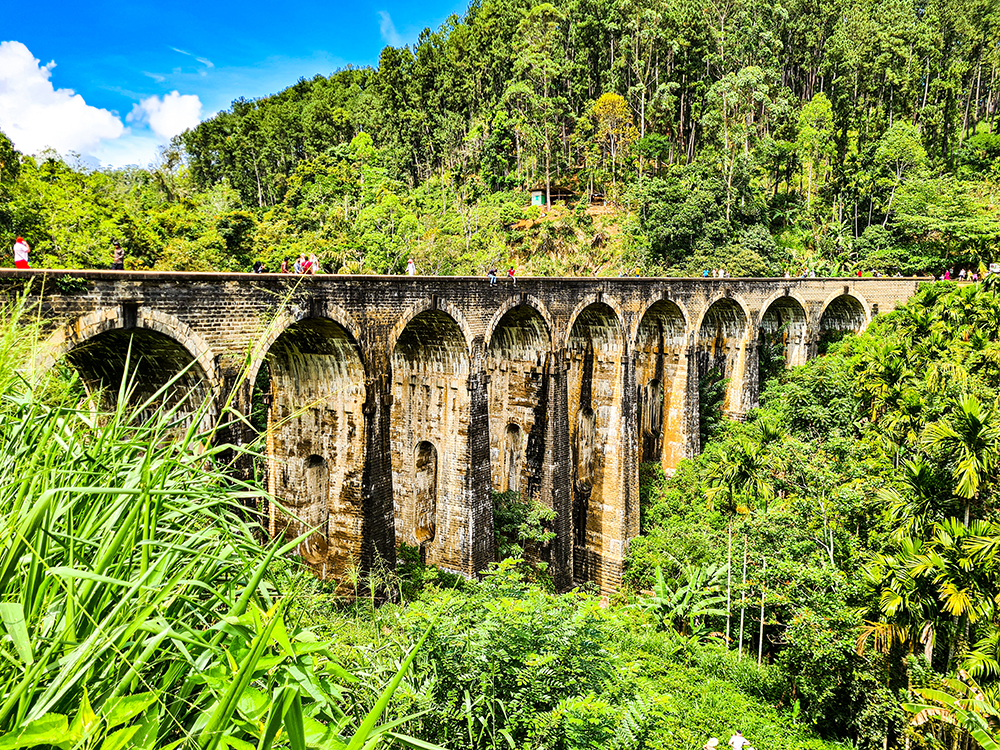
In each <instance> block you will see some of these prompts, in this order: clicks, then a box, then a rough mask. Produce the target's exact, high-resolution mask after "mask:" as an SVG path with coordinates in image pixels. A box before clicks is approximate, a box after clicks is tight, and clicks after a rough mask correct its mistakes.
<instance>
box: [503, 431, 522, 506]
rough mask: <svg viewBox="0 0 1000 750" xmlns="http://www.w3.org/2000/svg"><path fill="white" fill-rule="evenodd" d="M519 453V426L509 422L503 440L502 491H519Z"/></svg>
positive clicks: (520, 449)
mask: <svg viewBox="0 0 1000 750" xmlns="http://www.w3.org/2000/svg"><path fill="white" fill-rule="evenodd" d="M521 454H522V445H521V428H520V427H518V426H517V425H516V424H509V425H507V430H506V432H505V434H504V441H503V477H504V481H503V484H502V485H501V490H502V491H503V492H520V491H521V486H520V485H521V460H522V455H521Z"/></svg>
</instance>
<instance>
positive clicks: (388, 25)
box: [378, 10, 405, 47]
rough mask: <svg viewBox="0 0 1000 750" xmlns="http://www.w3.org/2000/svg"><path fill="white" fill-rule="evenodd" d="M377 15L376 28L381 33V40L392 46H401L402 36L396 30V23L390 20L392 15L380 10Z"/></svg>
mask: <svg viewBox="0 0 1000 750" xmlns="http://www.w3.org/2000/svg"><path fill="white" fill-rule="evenodd" d="M378 17H379V22H378V30H379V32H380V33H381V34H382V41H384V42H385V43H386V44H390V45H392V46H393V47H402V46H403V45H404V44H405V42H404V41H403V37H401V36H400V35H399V32H398V31H396V24H394V23H393V22H392V16H390V15H389V12H388V11H385V10H380V11H379V12H378Z"/></svg>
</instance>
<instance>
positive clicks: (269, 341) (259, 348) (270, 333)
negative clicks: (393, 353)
mask: <svg viewBox="0 0 1000 750" xmlns="http://www.w3.org/2000/svg"><path fill="white" fill-rule="evenodd" d="M313 317H317V318H326V319H328V320H332V321H333V322H334V323H336V324H337V325H339V326H340V327H341V328H343V329H344V330H345V331H347V333H348V334H349V335H350V337H351V338H352V339H353V340H354V342H355V344H357V347H358V354H359V356H360V357H361V361H362V363H364V364H365V366H366V371H367V357H366V356H365V352H364V350H363V349H362V348H361V346H360V342H361V341H362V340H363V338H362V336H361V327H360V326H359V325H358V323H357V321H356V320H355V319H354V317H353V316H352V315H350V314H349V313H348V312H347V311H346V310H344V308H342V307H340V306H339V305H335V304H332V303H326V304H325V305H324V306H323V314H322V315H319V316H317V315H313V314H312V312H311V311H310V310H309V309H308V308H307V307H304V306H294V307H290V308H288V309H285V310H282V311H281V313H280V314H278V315H276V316H275V317H274V318H273V319H272V320H271V322H270V323H268V324H267V326H266V327H265V329H264V332H263V334H262V335H261V336H260V338H259V339H258V340H257V342H256V343H255V344H254V347H253V353H252V357H251V361H250V369H249V370H248V372H247V382H249V383H250V384H251V385H253V383H254V382H256V379H257V373H258V372H259V370H260V368H261V365H263V363H264V360H265V358H266V357H267V353H268V352H269V351H270V350H271V347H272V346H274V342H275V341H277V340H278V338H280V337H281V336H282V335H283V334H284V333H285V331H287V330H288V329H289V328H290V327H291V326H293V325H294V324H296V323H298V322H300V321H303V320H307V319H309V318H313Z"/></svg>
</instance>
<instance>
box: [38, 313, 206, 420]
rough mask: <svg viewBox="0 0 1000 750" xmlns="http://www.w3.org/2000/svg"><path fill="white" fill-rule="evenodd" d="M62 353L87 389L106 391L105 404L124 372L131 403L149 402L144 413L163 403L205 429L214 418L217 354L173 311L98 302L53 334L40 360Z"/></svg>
mask: <svg viewBox="0 0 1000 750" xmlns="http://www.w3.org/2000/svg"><path fill="white" fill-rule="evenodd" d="M59 359H62V360H64V361H65V362H66V363H67V364H68V365H69V366H71V367H72V368H73V369H75V370H76V371H77V372H78V373H79V375H80V379H81V381H82V382H83V384H84V386H85V387H86V389H87V390H88V392H90V393H94V394H97V393H100V394H103V395H104V397H105V399H106V401H105V403H104V407H105V408H112V407H113V405H114V401H115V400H116V398H112V396H115V397H116V396H117V394H118V392H119V390H120V387H121V384H122V380H123V378H125V379H126V387H128V388H129V389H130V395H129V402H130V403H131V404H132V405H134V406H141V405H142V404H144V403H146V402H150V406H149V407H148V408H147V409H145V410H144V412H143V414H142V415H141V416H142V417H148V416H151V415H152V413H153V411H154V410H156V409H157V408H160V407H163V408H165V409H167V410H175V411H174V417H173V418H174V419H176V420H179V423H180V424H183V425H185V426H187V425H189V424H190V420H191V419H192V418H194V416H195V415H196V414H199V415H200V425H199V426H200V428H201V429H209V428H210V427H211V426H212V424H213V423H214V419H215V416H216V406H215V398H216V396H217V391H218V376H217V373H216V369H215V359H214V356H213V355H212V352H211V350H210V349H209V347H208V344H207V343H206V342H205V341H204V339H202V337H201V336H199V335H198V334H197V333H195V332H194V331H193V330H192V329H191V327H190V326H188V325H187V324H186V323H183V322H182V321H180V320H178V319H177V318H175V317H174V316H172V315H168V314H166V313H160V312H157V311H154V310H148V309H143V308H141V307H139V306H138V305H136V306H135V307H132V308H131V309H128V308H127V307H126V306H124V305H123V306H119V307H116V308H109V307H105V308H99V309H97V310H95V311H93V312H92V313H89V314H88V315H84V316H82V317H81V318H79V319H77V320H76V321H74V322H73V323H71V324H69V325H67V326H63V327H62V328H60V329H59V330H57V331H56V332H55V333H53V334H52V335H51V336H50V337H49V339H48V341H47V342H46V344H45V345H44V347H43V349H42V353H41V355H40V356H39V360H38V361H39V363H40V364H41V365H42V366H43V367H44V366H46V365H48V366H52V365H54V364H55V363H56V362H57V361H58V360H59ZM126 362H127V363H128V367H129V372H128V374H127V378H126ZM157 394H162V397H158V396H157Z"/></svg>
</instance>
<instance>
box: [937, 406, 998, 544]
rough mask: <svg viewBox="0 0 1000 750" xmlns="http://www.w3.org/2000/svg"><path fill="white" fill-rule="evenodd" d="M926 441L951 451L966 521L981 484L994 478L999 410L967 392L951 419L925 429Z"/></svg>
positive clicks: (953, 470) (950, 455)
mask: <svg viewBox="0 0 1000 750" xmlns="http://www.w3.org/2000/svg"><path fill="white" fill-rule="evenodd" d="M923 442H924V444H925V445H926V446H927V447H928V448H931V449H934V450H942V451H944V452H945V453H947V454H948V455H949V457H950V459H951V460H952V462H953V463H954V468H953V469H952V475H953V477H954V478H955V481H956V482H957V485H956V487H955V494H956V495H958V496H959V497H961V498H964V499H965V501H966V502H965V514H964V515H965V524H966V525H968V523H969V512H970V506H971V504H972V501H973V500H976V499H977V498H978V497H979V489H980V487H981V485H982V484H983V483H984V482H986V481H989V480H990V479H992V478H993V475H994V473H995V471H996V468H997V459H998V456H1000V419H998V418H997V415H996V411H995V410H994V409H991V408H989V407H986V406H983V405H982V403H980V401H979V399H978V398H976V397H975V396H972V395H970V394H965V395H963V396H961V397H960V398H959V399H958V403H957V404H956V408H955V410H954V411H953V413H952V416H951V418H950V419H942V420H939V421H937V422H933V423H931V424H929V425H927V427H926V428H925V429H924V436H923Z"/></svg>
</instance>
